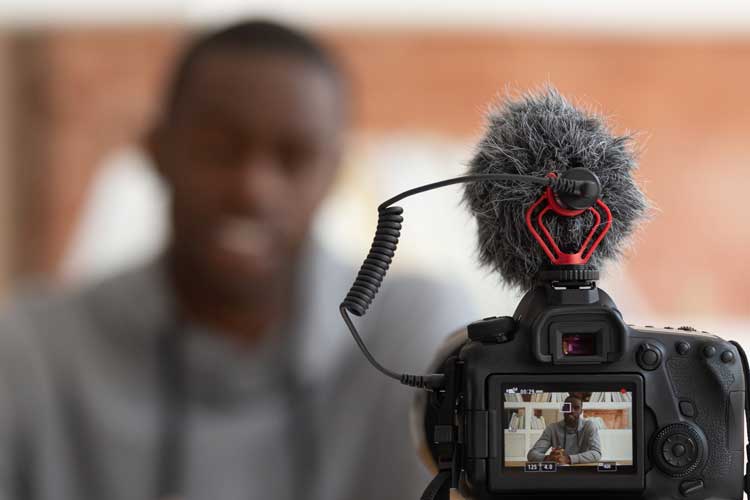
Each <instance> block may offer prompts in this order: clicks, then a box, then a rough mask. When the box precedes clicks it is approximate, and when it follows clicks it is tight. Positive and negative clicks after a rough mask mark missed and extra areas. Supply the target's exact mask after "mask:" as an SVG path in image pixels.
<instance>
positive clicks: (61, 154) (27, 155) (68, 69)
mask: <svg viewBox="0 0 750 500" xmlns="http://www.w3.org/2000/svg"><path fill="white" fill-rule="evenodd" d="M181 33H182V30H180V29H177V28H159V29H156V28H141V29H137V28H133V29H127V28H124V29H106V30H105V29H75V30H73V29H70V30H60V31H41V32H32V33H28V32H27V33H21V34H17V35H16V36H15V37H12V38H13V47H12V58H13V68H12V71H13V75H12V76H13V79H14V80H15V89H16V92H15V95H14V99H15V100H16V102H17V105H16V107H15V110H14V134H13V140H14V146H13V148H12V149H13V150H12V157H13V161H14V164H15V166H16V168H17V169H18V190H19V191H20V192H21V193H22V196H21V197H20V200H19V203H20V205H19V206H18V207H17V208H18V213H21V214H23V224H21V225H20V227H18V230H17V231H16V238H17V243H18V244H17V245H16V251H15V252H14V253H15V256H16V257H15V262H14V268H15V269H16V272H17V274H19V275H22V276H28V275H29V274H37V273H41V274H54V273H55V271H56V269H57V265H58V263H59V262H60V259H61V257H62V256H63V254H64V251H65V248H66V244H67V241H68V238H69V236H70V234H71V231H72V229H73V228H74V225H75V223H76V218H77V215H78V213H79V209H80V208H81V203H82V202H83V200H84V196H85V192H86V188H87V186H88V183H89V181H90V180H91V178H92V175H93V174H94V171H95V168H96V167H97V165H98V164H99V163H100V161H101V160H102V158H103V157H104V156H105V155H106V154H108V153H111V152H112V151H113V150H115V149H116V148H118V147H121V146H124V145H127V144H130V143H133V142H136V141H138V140H139V137H140V134H141V133H142V132H143V129H144V127H145V126H146V125H147V123H148V119H149V117H150V115H151V113H152V112H153V109H154V107H155V104H156V102H157V100H158V98H159V89H160V87H161V84H162V78H163V77H164V76H165V74H166V72H167V70H168V69H169V66H168V61H170V60H171V58H172V56H173V52H174V51H175V49H176V47H177V46H178V42H179V40H180V39H181ZM123 230H125V228H123Z"/></svg>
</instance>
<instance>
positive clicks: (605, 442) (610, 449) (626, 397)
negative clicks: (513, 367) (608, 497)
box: [502, 383, 635, 474]
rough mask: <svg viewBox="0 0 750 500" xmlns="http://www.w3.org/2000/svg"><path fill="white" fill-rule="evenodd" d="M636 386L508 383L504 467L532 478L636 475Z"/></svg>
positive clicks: (504, 388)
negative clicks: (634, 471) (576, 475)
mask: <svg viewBox="0 0 750 500" xmlns="http://www.w3.org/2000/svg"><path fill="white" fill-rule="evenodd" d="M634 390H635V387H634V386H633V385H632V384H629V383H624V384H620V385H609V384H601V383H597V384H576V386H575V387H573V386H567V385H565V384H549V383H542V384H534V385H519V384H507V385H506V384H503V385H502V392H503V394H502V396H503V397H502V423H503V465H504V467H505V468H506V469H510V470H519V471H523V472H528V473H535V472H538V473H561V474H571V473H574V474H575V473H578V474H580V473H584V474H592V473H593V474H604V473H609V474H617V473H631V472H633V470H634V462H633V451H634V433H633V414H634V403H633V400H634Z"/></svg>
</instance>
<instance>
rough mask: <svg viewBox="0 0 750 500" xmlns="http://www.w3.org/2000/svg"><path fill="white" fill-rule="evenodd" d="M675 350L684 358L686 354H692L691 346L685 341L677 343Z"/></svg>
mask: <svg viewBox="0 0 750 500" xmlns="http://www.w3.org/2000/svg"><path fill="white" fill-rule="evenodd" d="M675 349H676V350H677V354H681V355H683V356H684V355H685V354H687V353H689V352H690V344H688V343H687V342H685V341H684V340H681V341H680V342H677V345H676V346H675Z"/></svg>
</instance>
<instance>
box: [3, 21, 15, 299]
mask: <svg viewBox="0 0 750 500" xmlns="http://www.w3.org/2000/svg"><path fill="white" fill-rule="evenodd" d="M10 47H11V41H10V39H9V38H8V37H6V36H3V35H2V34H0V299H2V298H3V297H4V296H5V292H6V291H7V290H8V288H9V280H10V274H11V266H12V262H11V256H10V249H11V247H12V241H11V240H12V236H13V227H12V225H11V224H12V221H13V217H12V212H13V211H12V207H13V201H12V198H11V196H12V194H13V190H12V186H13V180H12V178H11V151H10V148H11V140H10V134H11V123H10V119H9V118H10V117H11V116H12V114H13V112H12V98H11V93H12V91H11V84H12V80H11V78H8V75H9V74H10V72H11V71H12V64H11V60H10V55H11V48H10Z"/></svg>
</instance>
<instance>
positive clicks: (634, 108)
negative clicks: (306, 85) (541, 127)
mask: <svg viewBox="0 0 750 500" xmlns="http://www.w3.org/2000/svg"><path fill="white" fill-rule="evenodd" d="M256 15H261V16H263V17H267V18H273V19H277V20H282V21H288V22H290V23H293V24H295V25H297V26H300V27H302V28H305V29H307V30H308V31H310V32H312V33H315V34H318V35H319V36H320V37H321V38H322V39H324V40H325V41H326V42H327V43H328V44H329V45H330V46H331V47H332V48H333V49H334V50H335V51H336V53H337V54H338V55H339V57H340V58H341V60H342V61H343V63H344V64H345V65H346V68H347V69H348V71H349V73H350V75H351V77H352V79H353V83H354V85H353V91H354V97H355V99H356V101H355V109H354V113H353V127H352V134H351V144H350V147H349V153H348V155H347V158H346V167H345V169H344V170H343V172H342V174H341V176H340V179H339V182H338V185H337V188H336V190H335V192H334V194H333V195H332V197H331V198H330V200H329V201H328V203H327V204H326V206H325V207H324V209H323V210H322V212H321V214H320V217H319V220H318V223H317V227H316V231H317V232H318V233H319V235H320V237H321V238H322V239H323V240H324V241H325V243H326V244H327V245H328V246H330V247H332V248H334V249H336V251H338V252H340V253H341V254H342V255H344V256H347V257H349V258H351V259H352V260H360V259H361V258H362V257H363V256H364V254H365V252H366V251H367V248H368V245H369V241H370V239H371V238H372V232H373V230H374V221H375V207H376V205H377V204H378V203H379V202H380V201H382V200H384V199H385V198H387V197H389V196H391V195H393V194H395V193H397V192H400V191H402V190H404V189H406V188H409V187H412V186H415V185H418V184H422V183H426V182H430V181H434V180H438V179H442V178H445V177H449V176H453V175H457V174H459V173H461V172H462V171H463V170H464V168H465V164H466V161H467V160H468V159H469V158H470V157H471V154H472V149H473V145H474V144H475V143H476V142H477V138H478V137H479V135H480V134H481V133H482V128H483V111H484V110H485V108H486V106H487V105H488V103H490V102H491V101H492V100H493V99H495V98H496V97H497V96H498V95H501V94H503V93H504V92H513V93H518V92H522V91H525V90H528V89H532V88H538V87H540V86H541V85H544V84H546V83H552V84H554V85H556V86H557V87H558V88H559V89H560V90H561V91H562V92H563V93H564V94H566V95H567V96H568V97H570V98H572V99H574V100H576V101H578V102H581V103H583V104H585V105H589V106H592V107H594V108H596V109H599V110H601V111H602V112H604V113H605V114H606V115H607V116H608V117H610V120H611V123H612V124H613V125H614V127H615V129H616V130H617V131H619V132H625V131H632V132H635V133H636V134H637V135H636V137H637V138H638V143H639V146H640V148H641V168H640V171H639V172H638V179H639V181H640V182H641V184H642V186H643V187H644V189H645V190H646V192H647V194H648V195H649V197H650V198H651V199H652V200H653V201H654V203H655V205H656V207H657V210H656V211H655V213H654V217H653V220H652V222H650V223H649V224H648V225H646V226H644V228H643V229H642V231H641V232H640V233H639V234H638V235H636V238H635V240H634V244H633V246H632V248H631V249H630V250H629V251H628V255H627V258H626V259H625V260H624V261H623V262H622V263H621V264H620V265H618V266H612V267H611V268H610V269H609V270H608V273H607V277H606V279H605V280H604V284H603V287H604V288H607V289H608V290H610V291H611V293H612V294H613V295H614V298H615V300H616V301H617V302H618V303H619V305H620V307H621V309H622V310H623V312H624V314H625V317H626V319H627V320H629V321H630V322H633V323H640V324H654V325H667V324H671V325H674V326H680V325H683V324H693V325H694V326H696V327H698V328H699V329H707V330H709V329H710V330H711V331H714V332H715V333H718V334H720V335H722V336H726V337H734V338H739V339H742V340H746V341H748V342H750V334H747V333H746V332H747V331H748V330H749V329H750V292H748V282H750V223H749V222H748V214H749V213H750V209H748V203H747V199H748V196H749V194H748V193H749V192H750V175H749V174H750V141H748V138H750V99H749V98H748V86H749V85H748V82H749V81H750V3H748V2H739V1H737V2H731V1H726V0H715V1H713V2H700V3H699V2H681V1H676V0H665V1H660V2H653V1H645V0H633V1H630V2H628V3H627V5H625V4H622V3H619V2H595V1H593V0H571V1H567V2H554V1H539V0H532V1H524V2H486V1H484V0H465V1H462V2H454V3H441V2H434V1H432V2H427V1H413V2H403V1H396V0H379V1H377V2H344V1H333V0H328V1H320V2H295V1H281V0H275V1H273V2H271V1H263V2H261V1H257V0H243V1H239V0H230V1H225V2H222V1H215V0H211V1H209V0H191V1H183V2H178V1H174V0H173V1H167V2H161V1H158V0H130V1H128V2H118V3H112V2H93V1H84V0H67V1H56V2H49V1H46V2H42V1H41V0H24V1H20V0H7V1H4V2H2V3H0V296H1V297H2V300H7V299H8V297H9V296H10V295H11V294H12V293H13V292H14V291H15V290H18V287H19V286H22V285H23V284H24V283H27V282H29V281H32V280H38V279H43V280H47V279H53V280H58V281H60V282H63V283H75V282H80V281H83V280H90V279H95V278H96V277H98V276H101V275H104V274H107V273H110V272H112V271H113V270H115V269H118V268H121V267H123V266H127V265H129V264H131V263H133V262H135V261H138V260H140V259H143V258H145V257H146V256H148V255H151V254H153V253H155V252H158V249H159V248H160V245H161V244H162V243H163V241H164V238H165V235H166V234H168V231H169V228H168V225H167V223H166V219H165V206H166V203H167V198H166V193H164V190H163V187H162V186H161V185H160V182H159V179H158V178H157V177H156V176H155V175H154V174H153V173H152V172H151V171H150V170H149V167H148V160H147V159H146V158H145V157H144V156H143V154H142V153H141V152H140V150H139V147H138V142H139V138H140V136H141V134H142V133H143V131H144V127H146V126H147V124H148V123H149V120H150V118H151V116H152V115H153V113H154V111H155V106H156V103H157V102H158V100H159V98H160V92H161V86H162V84H163V79H164V77H165V75H166V74H167V72H168V71H169V69H170V61H171V58H172V57H173V56H174V55H175V53H176V50H177V49H178V48H179V47H180V43H181V42H182V41H183V40H184V38H185V37H186V36H189V35H190V34H191V33H194V32H195V31H196V30H199V29H201V28H203V27H207V26H212V25H218V24H220V23H224V22H229V21H233V20H237V19H239V18H242V17H247V16H256ZM404 206H405V209H406V225H405V229H404V234H403V238H402V241H403V244H402V246H401V247H400V249H399V255H398V258H397V260H396V264H395V267H396V269H398V270H402V271H403V270H408V269H411V268H415V267H416V268H419V269H421V270H425V271H427V272H433V273H437V274H441V275H443V276H445V277H446V278H448V279H450V280H454V281H455V282H456V283H457V284H462V285H463V286H465V287H467V288H468V289H469V290H470V293H471V294H472V295H473V296H474V299H475V300H476V302H477V303H478V304H479V307H480V309H481V311H482V313H486V314H485V315H489V314H508V313H510V312H511V311H512V309H513V307H514V306H515V303H516V301H517V296H516V295H514V294H512V293H509V292H508V291H504V290H503V289H502V288H500V287H499V286H498V284H497V278H496V277H495V276H493V275H489V274H487V272H485V271H482V270H480V269H478V268H477V266H476V264H475V259H474V233H473V231H474V226H473V224H472V222H471V220H470V219H469V218H468V216H467V215H466V213H465V211H464V210H463V208H462V207H460V205H459V190H458V189H453V190H451V189H447V190H445V191H443V192H436V193H432V194H428V195H424V196H422V197H420V198H414V199H410V200H409V201H407V202H405V204H404ZM344 293H345V291H344V290H342V296H343V294H344Z"/></svg>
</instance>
